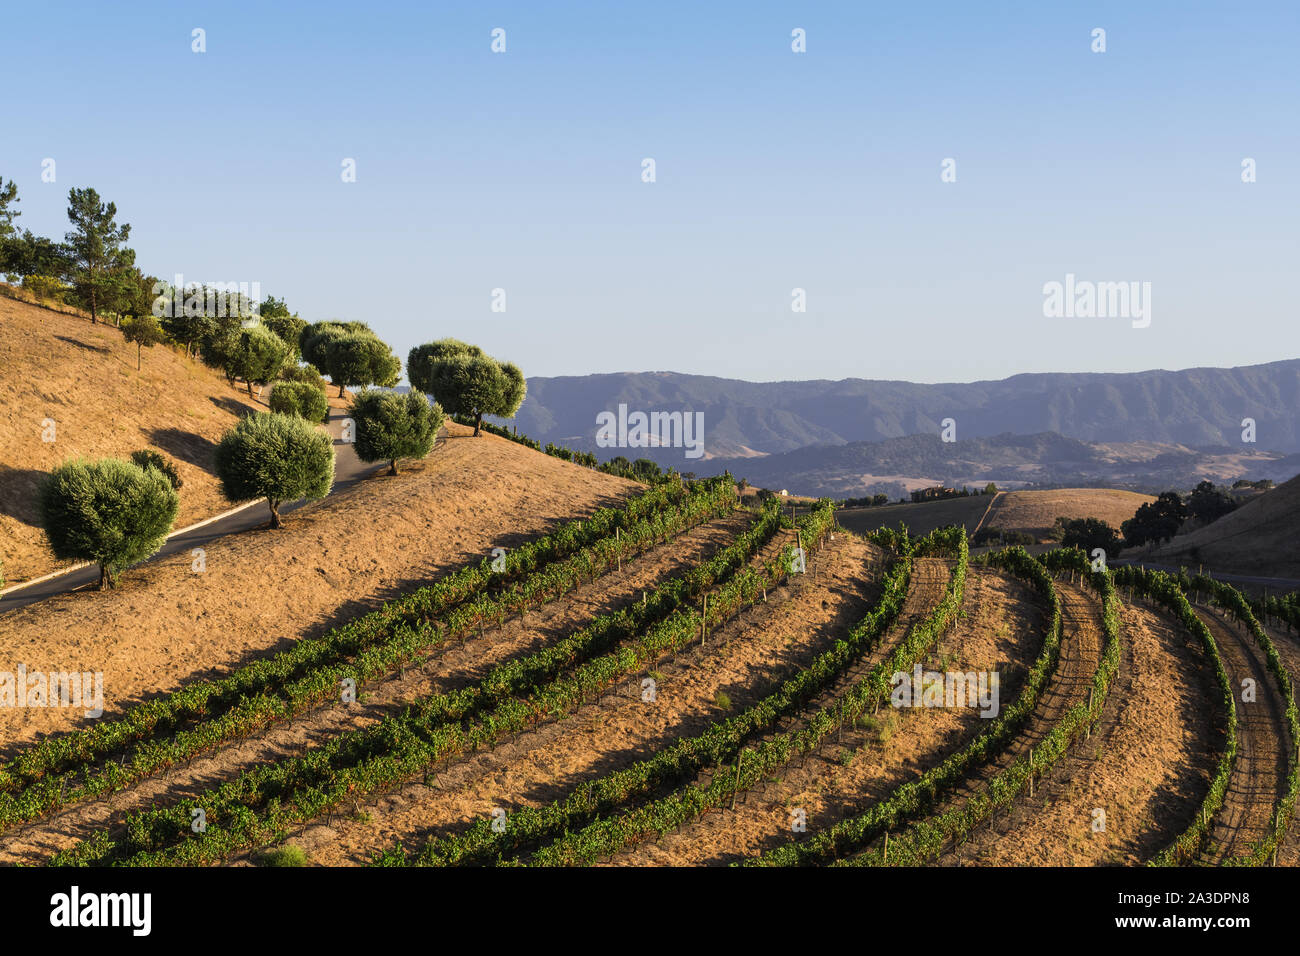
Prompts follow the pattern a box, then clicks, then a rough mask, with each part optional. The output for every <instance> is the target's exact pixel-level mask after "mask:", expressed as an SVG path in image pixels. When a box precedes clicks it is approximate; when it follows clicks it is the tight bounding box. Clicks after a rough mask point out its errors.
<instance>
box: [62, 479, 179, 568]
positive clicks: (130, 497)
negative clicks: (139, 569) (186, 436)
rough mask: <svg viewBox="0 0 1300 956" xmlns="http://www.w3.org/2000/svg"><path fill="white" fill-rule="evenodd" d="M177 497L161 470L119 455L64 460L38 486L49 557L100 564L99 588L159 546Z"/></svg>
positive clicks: (174, 513) (163, 539) (164, 538)
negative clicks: (50, 555) (50, 551)
mask: <svg viewBox="0 0 1300 956" xmlns="http://www.w3.org/2000/svg"><path fill="white" fill-rule="evenodd" d="M179 504H180V498H179V496H178V495H177V493H176V489H175V488H174V487H173V486H172V483H171V481H169V480H168V477H167V475H166V474H164V473H163V471H162V470H160V469H158V468H153V467H145V468H142V467H140V466H139V465H137V464H136V463H135V462H131V461H123V460H121V459H119V458H102V459H99V460H98V461H86V460H84V459H76V460H73V461H68V462H64V463H63V464H62V465H60V466H59V467H58V468H56V469H54V471H53V472H52V473H51V474H50V476H49V477H48V478H47V479H46V480H45V482H44V484H43V485H42V486H41V490H40V498H39V507H40V514H41V523H42V525H44V527H45V536H46V537H47V538H48V539H49V542H50V548H51V550H53V552H54V556H55V557H57V558H62V559H65V560H76V561H93V562H95V563H97V564H98V565H99V589H100V590H101V591H106V590H108V589H109V588H110V587H113V586H114V585H115V584H116V582H117V578H118V575H120V574H121V573H122V571H123V570H125V569H126V568H128V567H130V566H131V565H133V564H136V563H138V562H140V561H143V560H144V559H145V558H147V557H149V556H150V555H151V554H154V553H155V552H157V551H158V549H159V548H161V547H162V545H163V542H164V541H166V540H167V535H168V533H169V532H170V531H171V529H172V524H173V522H175V520H176V510H177V508H178V506H179Z"/></svg>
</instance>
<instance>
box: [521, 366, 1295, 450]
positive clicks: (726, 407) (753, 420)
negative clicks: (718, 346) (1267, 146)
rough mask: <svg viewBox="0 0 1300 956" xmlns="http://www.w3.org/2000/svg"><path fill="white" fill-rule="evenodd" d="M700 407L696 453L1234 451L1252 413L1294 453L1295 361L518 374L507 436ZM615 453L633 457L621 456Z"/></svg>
mask: <svg viewBox="0 0 1300 956" xmlns="http://www.w3.org/2000/svg"><path fill="white" fill-rule="evenodd" d="M620 402H622V403H626V404H627V406H628V408H629V409H630V410H635V409H642V410H645V411H653V410H661V411H679V410H686V409H689V410H691V411H702V412H703V413H704V423H705V441H706V445H705V450H706V454H707V455H708V456H709V457H741V456H746V455H753V454H775V453H779V452H784V451H792V450H795V449H798V448H803V447H806V446H810V445H837V444H845V443H848V442H855V441H882V440H885V439H889V438H899V437H902V436H906V435H916V434H926V435H938V434H939V431H940V423H941V422H942V421H943V419H945V418H953V419H955V420H956V422H957V437H958V438H960V439H968V438H984V437H990V436H994V435H1001V434H1005V433H1008V432H1011V433H1015V434H1020V435H1033V434H1038V433H1043V432H1056V433H1058V434H1059V435H1064V436H1067V437H1068V438H1073V439H1078V440H1081V441H1103V442H1132V441H1142V442H1162V443H1168V444H1179V445H1184V446H1188V447H1189V448H1194V447H1197V446H1206V445H1221V446H1230V447H1235V448H1238V449H1240V448H1241V447H1242V442H1241V421H1242V419H1243V418H1253V419H1254V420H1255V422H1256V428H1257V442H1258V446H1257V447H1259V448H1261V449H1270V450H1274V451H1277V452H1281V453H1283V454H1290V453H1295V452H1300V420H1297V417H1296V416H1295V414H1294V410H1295V409H1296V408H1300V359H1288V360H1285V361H1279V362H1271V363H1268V364H1266V365H1251V366H1244V367H1241V368H1229V369H1220V368H1196V369H1185V370H1183V371H1178V372H1168V371H1147V372H1132V373H1044V374H1028V375H1015V376H1012V377H1011V378H1007V379H1002V380H1000V381H983V382H969V383H963V384H937V385H918V384H913V383H910V382H900V381H878V380H866V379H845V380H843V381H838V382H833V381H807V382H745V381H740V380H737V379H726V378H714V377H709V376H702V375H682V374H678V373H676V372H619V373H613V374H602V375H586V376H567V377H559V378H532V379H529V380H528V397H527V398H526V399H525V400H524V404H523V406H522V407H521V408H520V410H519V415H518V418H517V420H516V423H517V424H518V426H519V430H520V431H522V432H527V433H528V434H529V435H531V436H532V437H534V438H537V439H539V440H541V441H543V442H546V441H555V442H564V443H566V444H569V445H573V446H575V447H579V446H580V447H584V448H588V449H591V450H598V451H601V452H602V453H603V454H604V457H609V455H610V454H616V453H617V452H605V450H603V449H596V448H595V440H594V439H595V430H596V427H595V423H596V415H597V413H599V412H602V411H607V410H614V409H616V408H617V406H618V404H619V403H620ZM628 457H637V456H636V455H629V456H628Z"/></svg>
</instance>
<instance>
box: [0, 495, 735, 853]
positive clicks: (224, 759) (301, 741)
mask: <svg viewBox="0 0 1300 956" xmlns="http://www.w3.org/2000/svg"><path fill="white" fill-rule="evenodd" d="M748 520H749V519H748V516H747V515H744V514H735V515H731V516H728V517H726V518H723V519H720V520H717V521H713V522H710V523H708V524H705V525H702V526H700V527H698V528H696V529H694V530H692V531H689V532H686V533H685V534H683V535H681V536H679V537H678V538H675V539H674V540H672V541H670V542H668V543H667V544H663V545H660V546H658V547H656V548H653V549H651V550H650V551H648V552H646V553H644V554H642V555H640V556H638V557H637V558H636V559H635V560H632V561H626V562H624V564H623V568H622V570H616V571H612V572H610V573H609V574H606V575H603V576H602V577H600V578H598V579H597V580H596V581H593V582H590V583H588V584H585V585H582V586H581V587H579V588H577V589H575V590H573V591H571V592H569V593H568V594H566V595H564V596H563V597H561V598H559V599H557V600H556V601H553V602H551V603H550V604H547V605H545V606H543V607H542V608H540V609H539V610H537V611H533V612H530V613H529V614H528V615H527V616H526V617H525V619H524V620H523V621H520V620H519V619H518V618H514V619H512V620H510V621H507V622H506V623H505V625H504V626H503V627H500V628H495V629H493V630H490V631H488V632H487V633H486V634H485V635H484V636H483V637H481V638H477V637H472V638H470V639H469V640H468V641H466V642H464V643H460V644H454V645H451V646H447V647H443V648H439V649H437V650H436V651H435V652H434V653H433V654H432V655H430V657H429V658H428V659H427V660H426V662H425V664H424V665H423V666H421V667H412V668H409V669H406V670H404V671H403V672H402V673H400V674H393V675H391V676H390V678H389V679H388V680H386V681H384V682H382V683H380V684H378V685H377V686H367V687H366V688H364V690H363V694H362V695H361V700H360V701H358V703H357V704H355V705H353V706H344V705H342V704H331V705H328V706H323V707H320V708H318V709H316V710H314V711H312V712H310V713H307V714H303V715H301V716H299V717H297V718H295V719H294V720H292V721H290V722H282V723H278V724H276V725H274V726H272V727H270V728H268V729H267V730H265V731H264V732H262V733H258V734H255V735H252V736H250V737H248V738H245V739H243V740H240V741H237V742H233V743H231V744H230V745H228V746H225V747H222V748H220V749H219V750H217V751H214V752H213V753H211V754H208V755H205V756H203V757H201V758H199V759H197V760H194V761H192V762H191V763H190V764H189V765H187V766H185V767H180V768H175V769H173V770H172V771H171V772H170V773H168V774H166V775H164V776H160V777H154V778H150V779H149V780H145V781H141V782H140V783H138V784H136V785H135V786H133V787H131V788H129V789H128V790H125V791H121V792H119V793H116V794H112V795H109V796H107V797H104V798H101V799H96V800H88V801H85V802H81V803H77V804H74V805H73V806H71V807H69V808H68V809H66V810H64V811H62V812H59V813H56V814H54V815H52V816H50V817H47V818H44V819H42V820H38V821H34V822H33V823H31V824H28V825H26V826H23V827H16V828H14V829H13V830H11V831H9V832H6V833H4V834H3V835H0V864H7V863H28V864H33V865H35V864H39V863H41V862H42V861H44V860H45V859H47V858H48V857H49V856H50V855H51V854H52V853H54V852H57V851H58V850H60V849H63V848H64V847H67V846H70V845H72V844H73V843H75V842H77V841H78V840H82V839H85V838H87V837H89V836H90V835H91V834H92V833H93V832H94V831H96V830H102V829H104V828H106V827H111V826H112V825H114V824H115V822H116V821H119V820H120V819H121V817H122V815H123V814H125V813H126V812H128V811H131V810H135V809H138V808H140V807H142V806H145V805H150V804H156V805H165V804H169V803H173V802H175V801H177V800H180V799H183V798H185V797H189V796H194V795H196V794H198V793H200V792H202V791H203V790H205V789H207V788H210V787H213V786H215V785H217V784H219V783H221V782H222V781H225V780H229V779H232V778H234V777H235V776H237V775H238V774H239V773H240V772H241V771H244V770H247V769H251V768H252V767H254V766H256V765H258V764H263V763H268V762H272V761H277V760H282V759H285V758H287V757H291V756H293V755H295V754H298V753H301V752H302V751H303V750H305V749H308V748H310V747H312V746H317V745H320V744H323V743H325V742H327V741H328V740H329V739H330V738H331V737H335V736H337V735H338V734H340V733H344V732H347V731H350V730H355V729H359V728H361V727H365V726H368V725H371V724H373V723H375V722H377V721H378V720H380V719H382V718H383V717H384V716H385V715H387V714H391V713H394V712H397V711H399V710H400V709H401V708H402V707H403V706H404V705H405V704H408V703H410V702H412V701H415V700H417V699H419V698H421V697H424V696H427V695H430V694H434V693H446V692H448V691H452V690H455V689H457V688H460V687H465V686H467V685H469V684H471V683H473V682H474V681H476V680H478V679H481V678H482V677H483V676H484V675H485V674H486V673H487V672H488V671H489V670H490V669H491V668H492V667H493V666H494V665H496V664H498V663H501V662H502V661H505V660H508V659H511V658H513V657H517V656H520V655H522V654H527V653H531V652H533V651H536V650H539V649H540V648H541V647H543V646H545V645H547V644H551V643H554V642H555V641H557V640H559V639H560V638H561V637H563V636H564V635H566V634H568V633H570V632H571V631H574V630H577V629H578V628H580V627H582V626H583V625H584V624H585V623H586V622H587V621H589V620H590V619H591V618H592V617H594V616H595V615H598V614H603V613H607V612H609V611H613V610H616V609H618V608H620V607H625V606H627V605H628V604H630V603H631V602H633V601H636V600H639V599H640V596H641V595H642V593H643V592H644V591H645V590H647V589H653V588H654V587H655V586H656V584H658V583H660V582H662V581H664V580H666V579H667V578H669V577H671V576H673V575H675V574H679V573H681V572H682V571H684V570H685V569H686V568H688V567H690V566H692V565H694V564H696V563H698V562H699V561H701V560H704V559H706V558H707V557H708V556H709V555H710V554H712V553H714V552H715V551H717V550H718V549H720V548H722V547H725V546H726V544H727V543H728V542H729V541H730V540H731V539H732V538H734V537H735V535H736V534H738V533H739V532H740V531H741V530H742V529H743V528H744V527H745V526H746V525H747V524H748Z"/></svg>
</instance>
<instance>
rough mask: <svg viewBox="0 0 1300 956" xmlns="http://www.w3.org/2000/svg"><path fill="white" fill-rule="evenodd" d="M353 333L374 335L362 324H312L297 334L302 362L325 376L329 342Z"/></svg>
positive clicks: (331, 322) (335, 322) (332, 321)
mask: <svg viewBox="0 0 1300 956" xmlns="http://www.w3.org/2000/svg"><path fill="white" fill-rule="evenodd" d="M354 332H364V333H368V334H370V335H373V334H374V333H373V332H371V331H370V326H368V325H366V323H364V322H338V321H335V320H332V319H327V320H326V321H324V322H313V323H312V324H311V325H308V326H307V327H306V328H304V329H303V330H302V331H301V332H300V333H298V349H299V351H300V352H301V353H302V360H303V361H304V362H306V363H308V364H309V365H313V366H315V367H316V369H317V370H318V371H320V372H321V373H322V374H327V373H326V364H325V354H326V352H327V350H328V349H329V344H330V342H332V341H333V340H334V339H337V338H342V337H343V336H345V335H350V334H352V333H354Z"/></svg>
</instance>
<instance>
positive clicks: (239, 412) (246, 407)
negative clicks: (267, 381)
mask: <svg viewBox="0 0 1300 956" xmlns="http://www.w3.org/2000/svg"><path fill="white" fill-rule="evenodd" d="M208 401H210V402H211V403H212V404H213V405H215V406H217V408H219V409H221V410H222V411H223V412H229V413H230V414H232V415H234V416H235V417H236V418H243V417H244V416H245V415H247V414H248V413H249V412H255V411H257V410H258V409H256V408H254V407H253V406H252V405H250V404H249V402H255V401H256V399H251V398H250V399H245V400H244V401H240V400H239V399H237V398H231V397H230V396H228V395H212V396H210V397H209V398H208Z"/></svg>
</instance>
